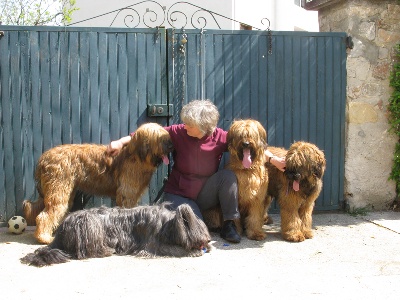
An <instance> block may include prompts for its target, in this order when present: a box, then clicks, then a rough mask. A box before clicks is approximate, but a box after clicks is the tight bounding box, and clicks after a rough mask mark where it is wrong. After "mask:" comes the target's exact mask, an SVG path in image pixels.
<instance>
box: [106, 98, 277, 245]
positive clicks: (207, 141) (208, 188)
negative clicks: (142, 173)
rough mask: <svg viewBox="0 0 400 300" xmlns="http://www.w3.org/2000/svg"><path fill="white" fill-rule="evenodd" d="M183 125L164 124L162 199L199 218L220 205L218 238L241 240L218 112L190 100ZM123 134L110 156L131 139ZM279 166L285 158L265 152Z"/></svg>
mask: <svg viewBox="0 0 400 300" xmlns="http://www.w3.org/2000/svg"><path fill="white" fill-rule="evenodd" d="M180 117H181V120H182V122H183V124H178V125H171V126H168V127H165V129H166V130H167V131H168V132H169V134H170V136H171V139H172V143H173V145H174V152H173V159H174V165H173V166H172V171H171V174H170V175H169V178H168V180H167V182H166V185H165V189H164V201H168V202H170V203H171V205H172V207H173V208H176V207H178V206H179V205H181V204H183V203H186V204H189V205H190V206H191V207H192V209H193V211H194V213H195V214H196V215H197V216H198V217H199V218H201V219H203V218H202V215H201V211H202V210H206V209H208V208H211V207H213V206H215V205H217V204H220V206H221V210H222V214H223V218H224V223H223V226H222V229H221V233H220V235H221V237H222V238H224V239H225V240H227V241H229V242H232V243H239V242H240V239H241V237H240V235H239V234H238V233H237V231H236V228H235V225H234V220H235V219H238V218H239V217H240V214H239V209H238V187H237V186H238V185H237V180H236V176H235V174H234V173H233V172H232V171H230V170H225V169H223V170H219V171H218V167H219V164H220V161H221V158H222V154H223V153H224V152H226V151H228V145H227V139H226V137H227V131H225V130H223V129H221V128H218V127H217V124H218V120H219V112H218V109H217V107H216V106H215V105H214V104H213V103H212V102H211V101H210V100H193V101H191V102H189V103H188V104H186V105H184V106H183V108H182V111H181V114H180ZM130 139H131V137H130V136H126V137H123V138H121V139H119V140H117V141H113V142H111V143H110V145H109V146H108V152H109V153H110V154H112V155H115V154H116V153H118V151H119V150H120V149H122V147H123V146H124V145H125V144H127V143H128V142H129V141H130ZM266 155H267V156H268V158H271V163H273V164H274V165H275V166H276V167H277V168H278V169H280V170H284V168H285V159H284V158H279V157H276V156H274V155H273V154H272V153H271V152H269V151H266Z"/></svg>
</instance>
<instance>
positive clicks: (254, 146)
mask: <svg viewBox="0 0 400 300" xmlns="http://www.w3.org/2000/svg"><path fill="white" fill-rule="evenodd" d="M266 140H267V133H266V131H265V129H264V127H263V126H262V125H261V123H260V122H258V121H256V120H251V119H247V120H238V121H235V122H233V123H232V125H231V127H230V128H229V131H228V150H229V153H230V160H229V162H228V164H227V165H226V168H227V169H230V170H232V171H233V172H234V173H235V174H236V177H237V180H238V196H239V197H238V198H239V199H238V200H239V211H240V221H241V222H236V227H237V230H238V232H239V233H242V231H243V228H244V229H245V231H246V236H247V237H248V238H249V239H252V240H263V239H265V236H266V234H265V232H264V230H263V229H262V226H263V224H264V212H265V209H266V201H265V198H266V194H267V188H268V171H267V168H266V165H265V163H266V156H265V149H266V148H267V142H266ZM203 217H204V220H205V223H206V224H207V225H208V226H209V228H212V229H215V228H220V227H221V225H222V214H221V212H220V208H219V207H217V208H212V209H211V210H207V211H204V212H203Z"/></svg>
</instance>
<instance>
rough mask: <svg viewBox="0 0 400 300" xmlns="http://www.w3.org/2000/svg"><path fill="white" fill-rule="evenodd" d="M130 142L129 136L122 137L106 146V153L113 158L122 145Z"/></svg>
mask: <svg viewBox="0 0 400 300" xmlns="http://www.w3.org/2000/svg"><path fill="white" fill-rule="evenodd" d="M130 140H131V136H130V135H128V136H124V137H122V138H120V139H119V140H116V141H112V142H111V143H110V144H109V145H108V146H107V153H108V154H109V155H111V156H115V155H117V154H118V153H119V151H121V149H122V148H123V147H124V145H126V144H128V143H129V141H130Z"/></svg>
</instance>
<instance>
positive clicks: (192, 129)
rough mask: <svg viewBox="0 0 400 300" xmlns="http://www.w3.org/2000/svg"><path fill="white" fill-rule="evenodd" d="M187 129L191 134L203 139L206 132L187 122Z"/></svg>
mask: <svg viewBox="0 0 400 300" xmlns="http://www.w3.org/2000/svg"><path fill="white" fill-rule="evenodd" d="M185 129H186V132H187V134H188V135H189V136H192V137H195V138H198V139H201V138H202V137H203V136H204V134H203V133H202V132H201V131H200V129H199V128H198V127H197V126H189V125H187V124H185Z"/></svg>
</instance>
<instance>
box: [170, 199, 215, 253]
mask: <svg viewBox="0 0 400 300" xmlns="http://www.w3.org/2000/svg"><path fill="white" fill-rule="evenodd" d="M175 224H176V225H177V226H178V227H179V229H180V235H181V245H182V247H184V248H186V249H193V248H196V247H200V246H201V245H200V244H203V243H204V242H205V241H207V240H210V239H211V238H210V236H209V233H208V229H207V227H206V225H205V224H204V222H203V221H202V220H200V219H199V218H198V217H197V216H196V215H195V213H194V212H193V210H192V208H191V207H190V206H189V205H188V204H182V205H179V206H178V208H177V209H176V215H175Z"/></svg>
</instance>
